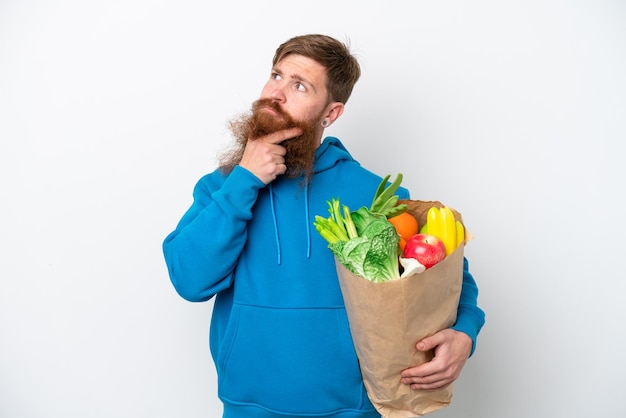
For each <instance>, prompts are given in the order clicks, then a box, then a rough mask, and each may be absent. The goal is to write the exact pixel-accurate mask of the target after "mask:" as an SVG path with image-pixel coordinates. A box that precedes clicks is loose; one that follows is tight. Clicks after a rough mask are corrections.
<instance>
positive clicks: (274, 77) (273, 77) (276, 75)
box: [270, 73, 280, 80]
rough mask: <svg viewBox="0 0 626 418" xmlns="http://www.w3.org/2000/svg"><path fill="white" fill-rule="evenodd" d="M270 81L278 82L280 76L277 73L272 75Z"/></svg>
mask: <svg viewBox="0 0 626 418" xmlns="http://www.w3.org/2000/svg"><path fill="white" fill-rule="evenodd" d="M270 78H271V79H272V80H280V74H278V73H272V75H271V77H270Z"/></svg>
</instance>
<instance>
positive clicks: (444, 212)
mask: <svg viewBox="0 0 626 418" xmlns="http://www.w3.org/2000/svg"><path fill="white" fill-rule="evenodd" d="M439 212H440V213H441V216H440V218H441V224H442V229H441V237H440V238H441V240H442V241H443V245H444V246H445V247H446V255H450V254H452V252H453V251H454V250H455V249H456V245H457V239H456V225H455V219H454V214H453V213H452V210H451V209H450V208H449V207H447V206H444V207H442V208H441V209H440V210H439Z"/></svg>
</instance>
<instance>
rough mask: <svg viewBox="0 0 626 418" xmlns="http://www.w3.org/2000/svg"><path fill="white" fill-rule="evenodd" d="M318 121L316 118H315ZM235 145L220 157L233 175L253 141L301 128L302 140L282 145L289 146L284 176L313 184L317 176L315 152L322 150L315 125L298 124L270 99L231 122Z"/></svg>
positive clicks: (282, 143) (293, 139)
mask: <svg viewBox="0 0 626 418" xmlns="http://www.w3.org/2000/svg"><path fill="white" fill-rule="evenodd" d="M263 107H271V108H272V109H274V110H276V112H278V113H279V115H280V116H281V117H276V116H275V115H272V114H270V113H268V112H266V111H262V110H261V108H263ZM313 120H315V119H313ZM228 126H229V128H230V131H231V133H232V134H233V137H234V139H235V143H234V144H233V145H232V146H231V147H230V148H229V149H228V150H225V151H223V152H222V153H221V154H220V155H219V160H218V161H219V165H220V169H221V170H222V171H224V172H226V173H230V172H231V171H232V170H233V168H234V167H235V166H236V165H237V164H239V163H240V162H241V158H242V156H243V152H244V149H245V147H246V144H247V142H248V139H250V140H258V139H259V138H261V137H263V136H265V135H268V134H271V133H274V132H277V131H280V130H283V129H288V128H294V127H297V128H300V129H301V130H302V134H301V135H300V136H298V137H295V138H291V139H287V140H285V141H283V142H281V144H280V145H282V146H283V147H285V150H286V154H285V165H286V166H287V171H286V173H285V174H284V176H286V177H288V178H298V177H304V178H305V181H306V182H309V181H310V180H311V178H312V177H313V170H314V165H315V150H316V149H317V147H318V145H319V144H318V143H317V138H316V133H317V132H316V130H317V126H316V123H315V122H305V121H296V120H294V119H293V118H291V117H290V116H289V115H287V114H286V113H284V112H283V111H282V109H281V108H280V107H279V106H278V104H276V103H275V102H273V101H272V100H269V99H260V100H257V101H256V102H254V103H253V104H252V110H251V111H250V112H248V113H245V114H243V115H239V116H237V117H235V118H233V119H232V120H230V121H229V122H228Z"/></svg>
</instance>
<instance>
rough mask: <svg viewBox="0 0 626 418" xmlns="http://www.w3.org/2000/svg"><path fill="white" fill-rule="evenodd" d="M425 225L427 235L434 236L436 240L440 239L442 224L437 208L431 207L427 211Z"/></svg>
mask: <svg viewBox="0 0 626 418" xmlns="http://www.w3.org/2000/svg"><path fill="white" fill-rule="evenodd" d="M426 223H427V224H428V233H429V234H430V235H434V236H436V237H437V238H441V235H442V232H443V224H442V222H441V213H440V212H439V208H438V207H436V206H433V207H432V208H430V209H428V213H427V214H426Z"/></svg>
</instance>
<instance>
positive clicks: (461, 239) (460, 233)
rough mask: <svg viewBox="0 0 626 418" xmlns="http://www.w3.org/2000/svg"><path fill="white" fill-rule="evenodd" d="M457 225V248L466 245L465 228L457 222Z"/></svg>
mask: <svg viewBox="0 0 626 418" xmlns="http://www.w3.org/2000/svg"><path fill="white" fill-rule="evenodd" d="M455 224H456V246H457V247H458V246H459V245H461V244H465V228H464V227H463V224H462V223H461V222H459V221H455Z"/></svg>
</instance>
